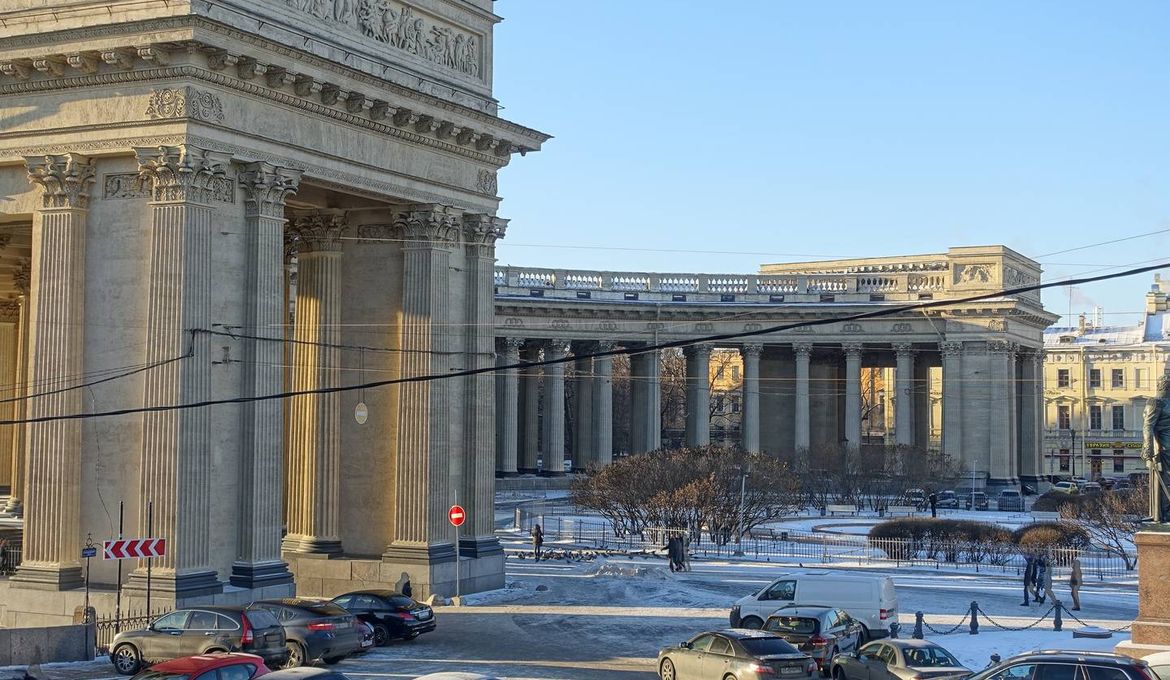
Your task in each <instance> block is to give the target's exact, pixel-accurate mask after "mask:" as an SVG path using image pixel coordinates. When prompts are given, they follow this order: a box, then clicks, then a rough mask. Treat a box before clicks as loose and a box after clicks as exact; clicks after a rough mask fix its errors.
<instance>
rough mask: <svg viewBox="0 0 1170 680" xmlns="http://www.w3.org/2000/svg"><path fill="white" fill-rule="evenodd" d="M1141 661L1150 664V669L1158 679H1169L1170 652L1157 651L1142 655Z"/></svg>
mask: <svg viewBox="0 0 1170 680" xmlns="http://www.w3.org/2000/svg"><path fill="white" fill-rule="evenodd" d="M1142 661H1145V662H1146V663H1148V664H1150V670H1152V671H1154V675H1156V676H1158V680H1170V652H1158V653H1157V654H1151V655H1149V656H1146V657H1143V658H1142Z"/></svg>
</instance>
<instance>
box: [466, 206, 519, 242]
mask: <svg viewBox="0 0 1170 680" xmlns="http://www.w3.org/2000/svg"><path fill="white" fill-rule="evenodd" d="M507 230H508V220H506V219H504V218H502V217H494V216H492V215H485V214H483V213H468V214H466V215H464V216H463V238H464V239H466V240H467V242H468V243H470V244H472V245H479V246H494V245H495V244H496V241H498V240H500V239H502V238H504V232H506V231H507Z"/></svg>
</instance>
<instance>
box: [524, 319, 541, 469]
mask: <svg viewBox="0 0 1170 680" xmlns="http://www.w3.org/2000/svg"><path fill="white" fill-rule="evenodd" d="M524 360H525V361H527V362H530V363H536V362H538V361H540V346H539V345H537V344H536V343H535V342H533V341H529V342H528V343H527V345H526V346H525V347H524ZM521 375H522V377H523V383H524V384H523V387H524V391H523V397H524V449H523V451H522V454H523V458H522V460H521V461H520V472H522V473H525V474H536V471H537V465H536V461H537V459H538V458H540V432H541V429H540V367H539V366H534V367H531V368H526V369H524V371H523V372H522V373H521Z"/></svg>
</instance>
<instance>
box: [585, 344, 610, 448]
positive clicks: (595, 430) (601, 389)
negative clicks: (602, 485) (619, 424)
mask: <svg viewBox="0 0 1170 680" xmlns="http://www.w3.org/2000/svg"><path fill="white" fill-rule="evenodd" d="M597 349H598V351H601V352H612V351H613V349H614V344H613V343H612V342H608V341H602V342H601V343H599V344H598V346H597ZM593 377H594V380H593V427H592V428H591V432H592V434H593V452H594V457H593V460H594V463H595V464H596V465H597V467H606V466H607V465H610V464H612V463H613V357H611V356H605V357H595V358H594V359H593Z"/></svg>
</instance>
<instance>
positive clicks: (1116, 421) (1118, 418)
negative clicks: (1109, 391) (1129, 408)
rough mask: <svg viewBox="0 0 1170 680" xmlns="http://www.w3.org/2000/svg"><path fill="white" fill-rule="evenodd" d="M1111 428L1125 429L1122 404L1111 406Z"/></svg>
mask: <svg viewBox="0 0 1170 680" xmlns="http://www.w3.org/2000/svg"><path fill="white" fill-rule="evenodd" d="M1113 429H1115V430H1124V429H1125V407H1124V406H1114V407H1113Z"/></svg>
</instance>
